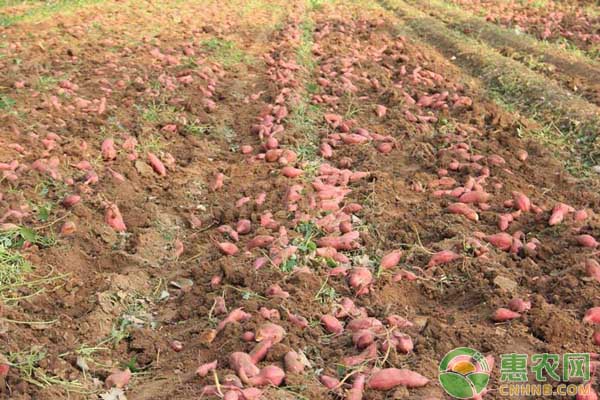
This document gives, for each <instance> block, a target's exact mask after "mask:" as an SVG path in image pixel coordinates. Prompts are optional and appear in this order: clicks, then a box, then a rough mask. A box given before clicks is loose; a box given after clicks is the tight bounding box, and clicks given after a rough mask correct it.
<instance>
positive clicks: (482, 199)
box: [458, 190, 492, 203]
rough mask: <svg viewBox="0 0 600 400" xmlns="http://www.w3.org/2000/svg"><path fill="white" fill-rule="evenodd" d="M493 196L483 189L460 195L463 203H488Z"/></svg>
mask: <svg viewBox="0 0 600 400" xmlns="http://www.w3.org/2000/svg"><path fill="white" fill-rule="evenodd" d="M491 197H492V196H491V195H490V194H489V193H486V192H484V191H481V190H473V191H471V192H466V193H464V194H463V195H462V196H460V197H459V199H458V200H459V201H460V202H461V203H487V202H488V201H489V200H490V198H491Z"/></svg>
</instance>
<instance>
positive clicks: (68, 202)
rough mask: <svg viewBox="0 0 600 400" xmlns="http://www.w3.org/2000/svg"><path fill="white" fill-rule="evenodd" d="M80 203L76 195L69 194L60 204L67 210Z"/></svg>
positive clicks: (79, 197)
mask: <svg viewBox="0 0 600 400" xmlns="http://www.w3.org/2000/svg"><path fill="white" fill-rule="evenodd" d="M80 201H81V196H79V195H76V194H70V195H68V196H65V198H64V199H63V201H62V204H63V206H65V207H67V208H71V207H73V206H74V205H75V204H77V203H79V202H80Z"/></svg>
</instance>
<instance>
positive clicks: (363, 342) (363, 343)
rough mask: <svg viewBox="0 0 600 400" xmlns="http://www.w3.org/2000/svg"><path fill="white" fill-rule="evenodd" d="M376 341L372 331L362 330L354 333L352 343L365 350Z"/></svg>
mask: <svg viewBox="0 0 600 400" xmlns="http://www.w3.org/2000/svg"><path fill="white" fill-rule="evenodd" d="M374 341H375V333H374V332H373V331H371V330H370V329H361V330H358V331H355V332H353V333H352V343H354V345H355V346H356V347H357V348H359V349H364V348H365V347H368V346H370V345H371V343H373V342H374Z"/></svg>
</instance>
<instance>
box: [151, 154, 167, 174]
mask: <svg viewBox="0 0 600 400" xmlns="http://www.w3.org/2000/svg"><path fill="white" fill-rule="evenodd" d="M146 156H147V157H148V164H150V166H151V167H152V169H153V170H154V172H156V173H157V174H158V175H160V176H166V175H167V169H166V168H165V165H164V164H163V163H162V161H160V159H159V158H158V157H157V156H156V155H155V154H154V153H151V152H148V153H147V154H146Z"/></svg>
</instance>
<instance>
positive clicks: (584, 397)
mask: <svg viewBox="0 0 600 400" xmlns="http://www.w3.org/2000/svg"><path fill="white" fill-rule="evenodd" d="M575 400H598V394H596V391H595V390H594V388H593V387H592V383H591V382H588V383H586V384H584V385H581V386H580V389H579V390H578V391H577V394H576V395H575Z"/></svg>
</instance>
